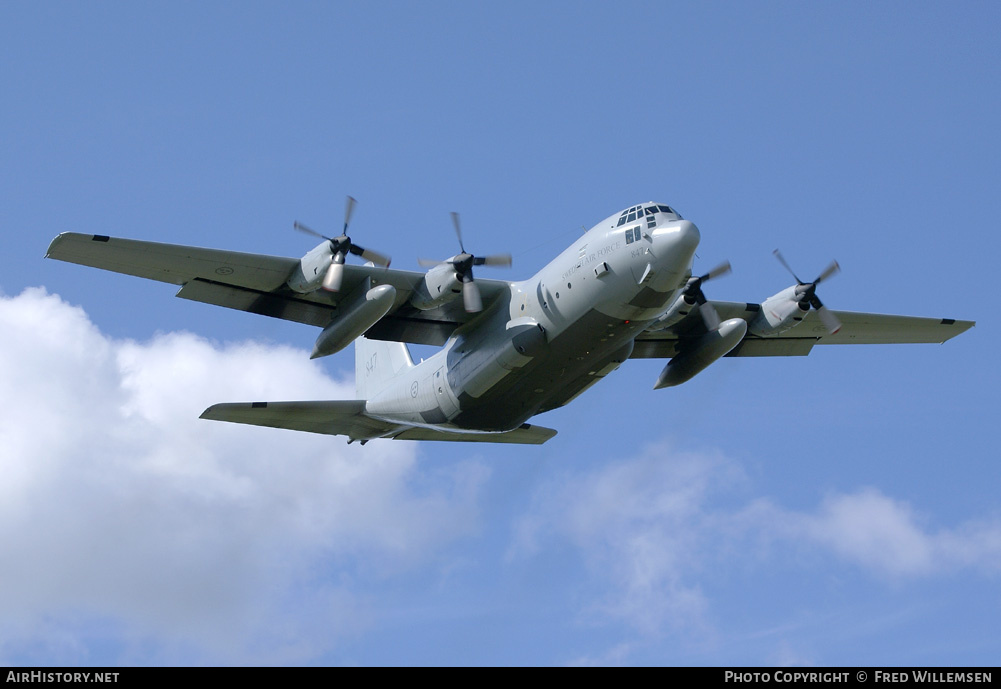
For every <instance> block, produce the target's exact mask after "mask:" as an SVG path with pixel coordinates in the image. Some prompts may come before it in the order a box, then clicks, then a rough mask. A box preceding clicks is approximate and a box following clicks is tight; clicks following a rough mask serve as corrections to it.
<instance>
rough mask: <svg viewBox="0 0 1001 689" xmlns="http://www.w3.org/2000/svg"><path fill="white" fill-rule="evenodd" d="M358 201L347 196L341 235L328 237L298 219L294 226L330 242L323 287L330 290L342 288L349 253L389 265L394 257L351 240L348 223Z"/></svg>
mask: <svg viewBox="0 0 1001 689" xmlns="http://www.w3.org/2000/svg"><path fill="white" fill-rule="evenodd" d="M357 203H358V202H357V201H355V199H354V198H353V197H351V196H349V197H348V198H347V202H346V204H345V207H344V229H343V230H342V231H341V236H340V237H328V236H326V235H324V234H320V233H319V232H317V231H316V230H313V229H310V228H309V227H306V226H305V225H303V224H302V223H301V222H298V221H296V222H295V224H294V225H293V227H294V228H295V229H297V230H299V231H300V232H304V233H305V234H311V235H313V236H314V237H319V238H320V239H326V240H327V241H328V242H330V254H331V256H330V267H329V268H327V272H326V274H325V275H324V276H323V289H325V290H327V291H329V292H337V291H339V290H340V289H341V282H342V281H343V280H344V259H345V258H346V257H347V255H348V254H349V253H350V254H354V255H355V256H361V257H362V258H363V259H365V260H366V261H371V262H372V263H375V264H376V265H380V266H385V267H386V268H388V267H389V264H390V261H391V260H392V259H390V258H389V256H386V255H385V254H380V253H379V252H378V251H372V250H371V249H366V248H364V247H361V246H358V245H357V244H355V243H354V242H352V241H351V237H349V236H348V225H350V224H351V215H352V214H353V213H354V210H355V206H356V205H357Z"/></svg>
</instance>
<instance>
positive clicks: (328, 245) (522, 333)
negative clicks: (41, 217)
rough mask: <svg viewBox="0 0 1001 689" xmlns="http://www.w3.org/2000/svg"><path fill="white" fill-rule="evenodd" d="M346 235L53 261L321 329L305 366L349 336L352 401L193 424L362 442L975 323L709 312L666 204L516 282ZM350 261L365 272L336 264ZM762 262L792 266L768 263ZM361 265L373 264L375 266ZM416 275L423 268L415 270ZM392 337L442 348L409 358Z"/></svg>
mask: <svg viewBox="0 0 1001 689" xmlns="http://www.w3.org/2000/svg"><path fill="white" fill-rule="evenodd" d="M353 208H354V200H353V199H351V198H350V197H349V198H348V204H347V210H346V212H345V222H344V231H343V233H342V234H341V235H340V236H339V237H333V238H329V237H324V236H323V235H319V233H316V232H313V231H312V230H310V229H309V228H307V227H305V226H303V225H299V224H298V223H296V228H297V229H300V230H302V231H304V232H308V233H310V234H316V235H318V236H320V237H322V238H323V242H322V243H321V244H319V245H318V246H317V247H316V248H314V249H313V250H312V251H310V252H309V253H307V254H306V255H305V256H303V257H302V258H301V259H296V258H282V257H276V256H262V255H256V254H247V253H237V252H233V251H220V250H215V249H201V248H195V247H187V246H178V245H173V244H160V243H155V242H145V241H136V240H131V239H116V238H113V237H107V236H104V235H89V234H76V233H64V234H60V235H59V236H58V237H56V238H55V239H54V240H53V241H52V244H51V245H50V246H49V249H48V253H47V254H46V255H47V257H49V258H55V259H59V260H62V261H68V262H71V263H78V264H81V265H86V266H93V267H96V268H103V269H105V270H112V271H116V272H119V273H126V274H128V275H136V276H139V277H144V278H149V279H152V280H159V281H161V282H169V283H173V284H175V285H180V290H179V291H178V292H177V296H179V297H183V298H184V299H192V300H194V301H201V302H206V303H209V304H217V305H219V306H226V307H229V308H233V309H240V310H243V311H250V312H251V313H259V314H263V315H266V316H273V317H275V318H283V319H286V320H291V321H298V322H300V323H306V324H308V325H313V326H316V327H318V328H321V329H322V331H321V332H320V335H319V337H318V338H317V339H316V343H315V345H314V349H313V357H314V358H315V357H319V356H326V355H328V354H333V353H334V352H337V351H340V350H341V349H343V348H345V347H347V346H348V345H349V344H350V343H351V342H354V343H355V374H356V386H357V399H355V400H332V401H305V402H246V403H235V404H216V405H213V406H212V407H209V408H208V409H207V410H205V412H204V413H203V414H202V418H204V419H214V420H218V421H232V422H236V423H246V424H255V425H258V426H271V427H275V428H288V429H294V430H299V431H309V432H313V433H325V434H328V435H346V436H347V437H348V438H349V442H353V441H355V440H360V441H361V442H362V443H365V442H367V441H369V440H371V439H373V438H396V439H403V440H452V441H474V442H495V443H533V444H539V443H544V442H545V441H547V440H548V439H549V438H551V437H553V436H554V435H556V431H555V430H553V429H550V428H544V427H541V426H536V425H531V424H528V423H526V422H527V421H528V420H529V419H530V418H531V417H532V416H534V415H536V414H539V413H541V412H545V411H548V410H550V409H555V408H557V407H562V406H563V405H565V404H568V403H569V402H571V401H572V400H573V399H574V398H576V397H577V396H578V395H580V394H581V393H582V392H584V391H585V390H587V389H588V388H589V387H591V386H592V385H594V384H595V383H597V382H598V381H600V380H601V379H602V378H604V377H605V376H606V375H608V374H609V373H611V372H612V371H614V370H615V369H617V368H618V367H619V366H620V365H621V364H622V363H623V362H625V361H626V359H630V358H633V359H635V358H662V359H670V361H669V362H668V363H667V365H666V366H665V367H664V369H663V371H662V372H661V373H660V376H659V377H658V379H657V381H656V384H655V385H654V387H655V388H663V387H669V386H673V385H678V384H680V383H683V382H685V381H687V380H689V379H691V378H692V377H693V376H695V375H696V374H697V373H699V372H700V371H702V370H703V369H705V368H706V367H707V366H709V364H711V363H713V362H714V361H716V360H717V359H719V358H720V357H723V356H804V355H806V354H809V352H810V350H811V349H812V348H813V347H814V345H828V344H876V343H896V342H945V341H946V340H948V339H950V338H952V337H955V336H956V335H958V334H960V333H962V332H964V331H965V330H967V329H968V328H970V327H971V326H973V325H974V323H973V322H972V321H957V320H953V319H949V318H914V317H908V316H890V315H878V314H869V313H852V312H846V311H830V310H828V309H827V308H826V307H825V306H824V305H823V303H822V302H821V301H820V299H819V297H818V296H817V287H818V286H819V285H820V284H821V283H822V282H823V281H825V280H826V279H828V278H829V277H831V276H832V275H833V274H834V273H836V272H837V271H838V264H837V263H836V262H835V263H831V265H830V266H828V268H827V269H825V270H824V271H823V272H822V273H821V274H820V276H819V277H817V278H816V279H815V280H813V281H812V282H804V281H802V280H801V279H799V278H798V277H797V276H796V275H795V273H793V277H794V278H795V280H796V284H794V285H792V286H790V287H788V288H786V289H784V290H782V291H781V292H779V293H778V294H776V295H774V296H772V297H769V298H768V299H765V300H764V301H763V302H761V303H734V302H724V301H709V300H707V299H706V297H705V295H704V293H703V291H702V285H703V283H705V282H706V281H708V280H711V279H713V278H716V277H718V276H720V275H723V274H725V273H726V272H728V271H729V269H730V266H729V264H728V263H724V264H722V265H720V266H719V267H718V268H716V269H714V270H711V271H709V272H708V273H706V274H705V275H701V276H693V275H692V260H693V257H694V254H695V249H696V247H697V246H698V244H699V238H700V237H699V230H698V228H697V227H696V226H695V225H694V224H693V223H692V222H690V221H688V220H685V219H684V218H682V217H681V216H680V215H679V214H678V213H677V212H676V211H675V210H674V209H673V208H672V207H670V206H667V205H664V204H660V203H652V202H650V203H641V204H637V205H635V206H632V207H630V208H627V209H625V210H624V211H621V212H619V213H615V214H614V215H611V216H609V217H608V218H606V219H605V220H602V221H601V222H599V223H598V224H597V225H595V226H594V227H592V228H591V229H590V230H588V231H587V232H585V233H584V234H583V235H582V236H581V237H579V238H578V239H577V240H576V241H574V242H573V244H572V245H571V246H570V247H569V248H567V249H566V250H565V251H564V252H563V253H561V254H560V255H559V256H557V257H556V258H555V259H554V260H553V261H552V262H551V263H549V264H548V265H547V266H545V267H544V268H543V269H542V270H540V271H539V272H538V273H536V274H535V275H534V276H532V277H531V278H529V279H527V280H522V281H519V282H508V281H503V280H494V279H489V280H487V279H482V278H479V277H478V278H476V279H475V280H474V278H473V267H474V266H482V265H488V266H489V265H510V264H511V259H510V256H506V255H503V256H486V257H479V256H474V255H473V254H470V253H468V252H467V251H466V249H465V246H464V245H463V243H462V233H461V230H460V226H459V218H458V215H456V214H453V215H452V219H453V222H454V224H455V230H456V234H457V235H458V238H459V247H460V249H461V253H459V254H457V255H455V256H452V257H451V258H449V259H446V260H444V261H440V262H438V261H436V262H431V267H430V269H429V270H428V271H427V272H423V273H422V272H411V271H403V270H395V269H390V268H389V258H388V257H386V256H384V255H382V254H380V253H378V252H375V251H372V250H369V249H364V248H362V247H360V246H358V245H357V244H354V243H353V242H352V240H351V239H350V237H348V235H347V230H348V223H349V221H350V218H351V214H352V210H353ZM348 254H355V255H357V256H360V257H361V258H363V259H365V260H366V261H367V263H366V264H365V265H352V264H348V263H346V261H345V258H346V257H347V255H348ZM775 254H776V257H777V258H778V259H779V261H781V263H782V264H783V265H784V266H785V267H786V269H788V270H789V272H790V273H792V272H793V271H792V269H791V268H790V267H789V266H788V264H787V263H786V262H785V260H784V259H783V258H782V255H781V254H779V253H778V251H776V252H775ZM375 264H379V265H378V266H376V265H375ZM422 265H427V262H423V261H422ZM406 343H417V344H426V345H437V346H440V347H441V350H440V351H438V352H437V353H435V354H434V355H433V356H431V357H430V358H428V359H427V360H425V361H422V362H420V363H419V364H414V362H413V360H412V359H411V357H410V353H409V351H408V349H407V345H406Z"/></svg>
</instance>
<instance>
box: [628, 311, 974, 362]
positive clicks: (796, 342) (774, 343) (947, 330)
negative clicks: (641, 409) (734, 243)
mask: <svg viewBox="0 0 1001 689" xmlns="http://www.w3.org/2000/svg"><path fill="white" fill-rule="evenodd" d="M711 303H712V305H713V307H714V308H715V309H716V312H717V313H718V314H719V317H720V319H721V320H727V319H729V318H741V319H743V320H745V321H747V322H748V324H750V322H751V321H753V320H754V318H755V317H756V316H757V315H758V311H759V310H760V308H761V307H760V305H759V304H749V303H739V302H726V301H714V302H711ZM832 313H833V314H834V315H835V316H836V317H837V319H838V320H839V321H841V329H840V330H838V332H836V333H834V334H833V335H830V334H828V332H827V328H826V327H825V326H824V324H823V323H821V322H820V318H819V317H818V316H817V312H816V311H814V310H812V309H811V310H810V311H808V312H807V314H806V315H805V316H804V317H803V320H802V322H800V323H799V324H798V325H796V326H795V327H793V328H792V329H790V330H787V331H785V332H783V333H780V334H778V335H773V336H769V337H758V336H756V335H752V334H750V333H748V335H747V336H746V337H745V338H744V339H743V341H741V343H740V344H738V345H737V346H736V347H734V349H733V350H731V351H730V353H729V354H727V356H806V355H807V354H809V353H810V350H811V349H813V347H814V345H818V344H820V345H835V344H895V343H910V342H924V343H940V342H945V341H946V340H950V339H952V338H953V337H955V336H956V335H959V334H960V333H963V332H965V331H967V330H969V329H970V328H971V327H973V326H974V325H976V323H975V322H974V321H958V320H955V319H952V318H918V317H914V316H895V315H887V314H879V313H859V312H854V311H832ZM705 332H706V327H705V324H704V323H703V321H702V318H701V317H700V316H699V312H698V309H693V310H692V312H691V313H689V315H688V316H687V317H685V318H684V319H683V320H681V321H680V322H678V323H676V324H674V325H673V326H670V327H668V328H667V329H665V330H655V331H645V332H643V333H641V334H640V335H638V336H637V337H636V340H635V347H634V348H633V353H632V355H631V357H630V358H633V359H652V358H657V359H661V358H663V359H668V358H671V357H673V356H675V355H676V354H677V353H678V346H679V344H680V343H682V342H684V341H685V340H690V339H693V338H696V337H700V336H701V335H704V334H705Z"/></svg>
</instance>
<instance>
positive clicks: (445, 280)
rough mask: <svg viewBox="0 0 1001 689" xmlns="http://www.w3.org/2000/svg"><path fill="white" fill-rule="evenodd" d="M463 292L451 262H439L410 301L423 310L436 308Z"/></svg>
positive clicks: (425, 277) (422, 281) (428, 273)
mask: <svg viewBox="0 0 1001 689" xmlns="http://www.w3.org/2000/svg"><path fill="white" fill-rule="evenodd" d="M461 293H462V283H461V282H460V281H459V276H458V274H457V273H456V272H455V268H454V267H452V264H451V263H437V264H435V266H434V267H433V268H431V270H429V271H428V272H427V274H426V275H425V276H424V279H423V280H421V282H420V284H419V285H418V286H417V289H415V290H414V296H412V297H411V298H410V303H411V304H412V305H413V306H414V307H415V308H418V309H420V310H421V311H427V310H429V309H436V308H438V307H439V306H441V305H442V304H445V303H446V302H449V301H452V300H453V299H455V298H456V297H458V296H459V295H460V294H461Z"/></svg>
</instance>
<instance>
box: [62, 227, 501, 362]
mask: <svg viewBox="0 0 1001 689" xmlns="http://www.w3.org/2000/svg"><path fill="white" fill-rule="evenodd" d="M46 257H47V258H54V259H57V260H60V261H66V262H69V263H76V264H79V265H84V266H90V267H93V268H101V269H103V270H110V271H114V272H116V273H124V274H126V275H134V276H137V277H142V278H147V279H150V280H158V281H160V282H167V283H171V284H174V285H180V286H181V289H180V290H178V292H177V296H179V297H181V298H182V299H190V300H192V301H199V302H203V303H207V304H214V305H217V306H224V307H227V308H231V309H237V310H240V311H248V312H250V313H256V314H261V315H265V316H271V317H273V318H281V319H283V320H289V321H295V322H298V323H305V324H307V325H314V326H317V327H321V328H323V327H326V326H327V325H329V324H330V323H331V322H333V321H334V320H336V319H337V318H338V317H339V316H340V315H341V306H342V302H343V301H344V300H345V299H349V300H351V299H354V298H356V297H357V296H358V295H359V292H360V291H363V290H367V289H368V288H369V287H372V286H375V285H379V284H389V285H392V286H393V287H394V288H395V289H396V301H395V303H394V304H393V307H392V308H391V309H390V311H389V313H387V314H386V316H385V317H384V318H383V319H382V320H380V321H379V322H378V323H376V324H375V325H374V326H372V328H371V329H370V331H369V332H368V333H367V336H368V337H369V338H371V339H380V340H394V341H399V342H411V343H415V344H431V345H442V344H444V343H445V341H446V340H447V339H448V337H449V336H450V335H451V334H452V332H454V330H455V329H456V328H457V327H458V326H459V325H461V324H462V323H465V322H466V321H468V320H469V319H470V318H472V317H473V315H475V314H468V313H466V311H465V309H464V308H463V306H462V299H461V297H460V295H459V294H458V293H456V298H455V299H453V300H452V301H449V302H447V303H445V304H444V305H442V306H440V307H438V308H436V309H431V310H427V311H421V310H419V309H416V308H414V307H413V306H411V305H410V303H409V302H410V298H411V296H412V295H413V293H414V290H415V289H417V287H418V286H419V285H420V283H421V281H422V280H423V279H424V273H419V272H413V271H405V270H391V269H386V268H377V267H373V266H371V265H365V266H357V265H345V266H344V278H343V283H342V287H341V289H340V291H338V292H328V291H325V290H322V289H318V290H316V291H313V292H307V293H298V292H295V291H293V290H292V289H290V288H289V287H288V284H287V282H288V280H289V277H290V275H291V274H292V272H293V271H294V270H295V269H296V268H297V267H298V265H299V259H296V258H287V257H282V256H267V255H263V254H249V253H241V252H237V251H222V250H219V249H203V248H200V247H191V246H181V245H177V244H163V243H159V242H146V241H140V240H135V239H119V238H116V237H107V236H104V235H90V234H78V233H74V232H65V233H63V234H60V235H59V236H58V237H56V238H55V239H54V240H53V241H52V243H51V244H50V245H49V249H48V251H47V252H46ZM476 282H477V284H478V285H479V289H480V292H481V294H482V296H483V300H484V301H485V302H487V303H489V302H490V301H491V300H493V299H495V298H497V297H498V296H501V295H502V294H503V293H504V292H505V291H507V288H508V283H507V282H505V281H502V280H488V279H479V278H478V279H477V281H476Z"/></svg>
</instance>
